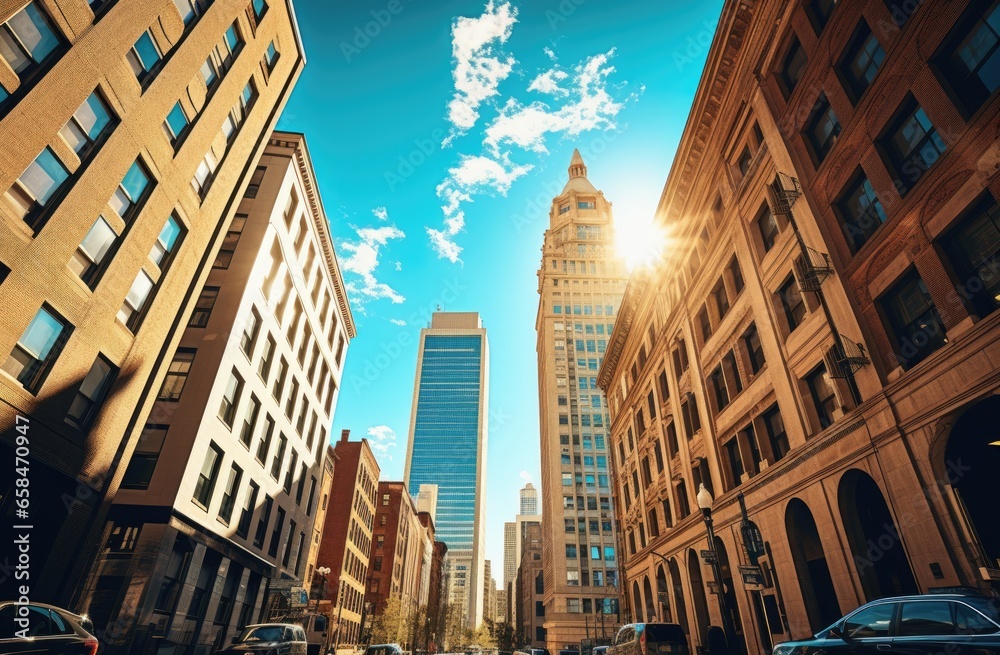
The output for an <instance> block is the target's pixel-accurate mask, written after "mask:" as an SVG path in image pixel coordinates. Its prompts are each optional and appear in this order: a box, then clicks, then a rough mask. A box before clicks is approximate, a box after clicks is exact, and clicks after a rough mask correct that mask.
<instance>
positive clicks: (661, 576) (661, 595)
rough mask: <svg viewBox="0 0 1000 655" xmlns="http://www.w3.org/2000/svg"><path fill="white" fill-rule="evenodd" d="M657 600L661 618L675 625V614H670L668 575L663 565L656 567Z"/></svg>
mask: <svg viewBox="0 0 1000 655" xmlns="http://www.w3.org/2000/svg"><path fill="white" fill-rule="evenodd" d="M656 600H657V601H658V603H659V606H660V618H661V619H662V620H663V621H666V622H667V623H673V622H674V618H673V614H671V612H670V596H669V595H668V591H667V573H666V571H664V570H663V565H662V564H661V565H659V566H657V567H656Z"/></svg>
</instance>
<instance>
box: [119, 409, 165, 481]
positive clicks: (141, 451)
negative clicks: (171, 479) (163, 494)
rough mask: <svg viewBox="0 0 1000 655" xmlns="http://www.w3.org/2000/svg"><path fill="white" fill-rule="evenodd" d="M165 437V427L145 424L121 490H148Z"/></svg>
mask: <svg viewBox="0 0 1000 655" xmlns="http://www.w3.org/2000/svg"><path fill="white" fill-rule="evenodd" d="M166 436H167V426H166V425H153V424H149V423H147V424H146V425H145V426H144V427H143V429H142V433H141V434H140V435H139V441H138V443H137V444H136V446H135V451H133V453H132V459H130V460H129V463H128V468H127V469H126V470H125V477H123V478H122V488H123V489H148V488H149V483H150V481H151V480H152V479H153V471H154V470H155V469H156V460H158V459H159V457H160V450H162V449H163V440H164V439H165V438H166Z"/></svg>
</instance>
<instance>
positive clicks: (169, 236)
mask: <svg viewBox="0 0 1000 655" xmlns="http://www.w3.org/2000/svg"><path fill="white" fill-rule="evenodd" d="M183 236H184V226H183V224H182V223H181V222H180V220H179V219H178V218H177V217H176V216H175V215H171V216H168V217H167V221H166V223H164V224H163V228H162V229H161V230H160V234H159V235H157V237H156V241H155V242H154V243H153V248H152V249H151V250H150V251H149V258H150V259H151V260H152V261H153V263H154V264H156V265H157V266H158V267H159V268H160V273H161V274H162V273H165V272H166V270H167V267H168V266H169V265H170V261H171V259H173V256H174V252H175V250H176V248H177V245H178V242H179V241H180V240H181V239H182V238H183Z"/></svg>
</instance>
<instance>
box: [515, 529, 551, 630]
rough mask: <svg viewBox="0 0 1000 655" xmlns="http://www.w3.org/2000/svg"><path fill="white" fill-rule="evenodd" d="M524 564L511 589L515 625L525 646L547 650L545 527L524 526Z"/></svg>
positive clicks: (522, 540) (522, 541)
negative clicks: (543, 559) (543, 560)
mask: <svg viewBox="0 0 1000 655" xmlns="http://www.w3.org/2000/svg"><path fill="white" fill-rule="evenodd" d="M521 528H522V529H523V531H524V532H523V534H522V538H521V564H520V565H519V566H518V567H517V576H516V577H515V578H514V581H513V582H512V583H511V585H510V590H511V592H512V593H513V598H512V599H511V608H512V612H511V613H512V614H513V616H512V619H511V620H512V624H513V626H514V632H515V634H517V633H518V632H520V634H521V636H522V637H523V639H522V640H523V642H524V644H525V645H530V646H533V647H535V648H545V647H546V640H545V588H546V584H545V571H544V567H543V565H542V539H543V536H542V524H541V523H538V522H535V521H528V522H525V523H522V524H521Z"/></svg>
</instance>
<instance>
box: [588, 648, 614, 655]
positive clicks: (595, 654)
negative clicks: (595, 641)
mask: <svg viewBox="0 0 1000 655" xmlns="http://www.w3.org/2000/svg"><path fill="white" fill-rule="evenodd" d="M609 648H611V647H610V646H594V650H592V651H590V655H605V653H607V652H608V649H609Z"/></svg>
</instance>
